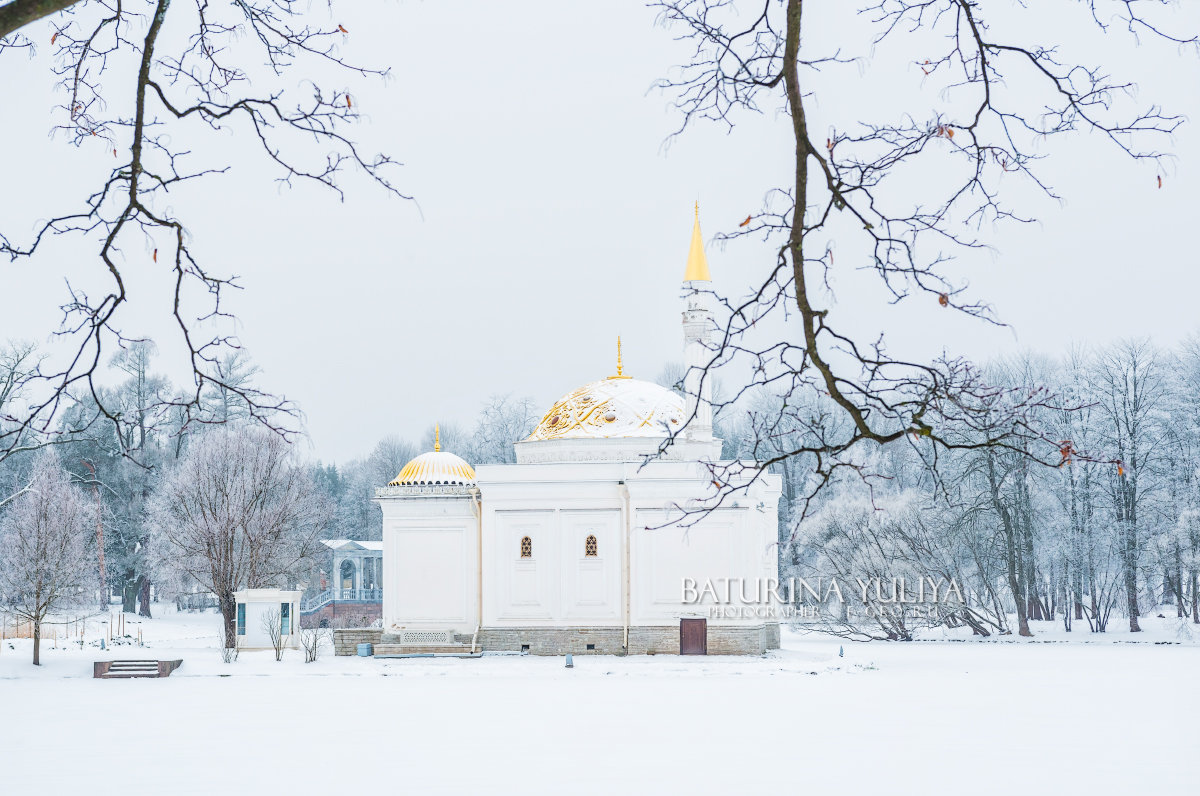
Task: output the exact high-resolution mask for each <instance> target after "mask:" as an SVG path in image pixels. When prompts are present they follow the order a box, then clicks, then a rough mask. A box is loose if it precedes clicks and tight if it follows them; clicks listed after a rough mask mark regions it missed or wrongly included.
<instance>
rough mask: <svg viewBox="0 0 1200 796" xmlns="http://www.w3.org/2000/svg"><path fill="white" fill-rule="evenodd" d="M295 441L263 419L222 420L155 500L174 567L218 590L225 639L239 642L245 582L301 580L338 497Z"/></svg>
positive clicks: (161, 547)
mask: <svg viewBox="0 0 1200 796" xmlns="http://www.w3.org/2000/svg"><path fill="white" fill-rule="evenodd" d="M292 453H293V452H292V449H291V447H290V445H289V444H288V443H287V442H286V441H285V440H284V439H283V438H281V437H279V436H278V435H276V434H272V433H271V432H269V431H267V430H263V429H259V428H253V427H241V428H220V429H213V430H211V431H209V432H208V433H206V434H204V435H202V436H201V437H200V438H199V439H196V440H194V441H193V442H192V443H191V445H190V446H189V447H188V450H187V452H186V453H185V454H184V455H183V457H182V458H181V459H180V460H179V462H178V463H177V464H176V465H175V466H174V467H173V468H172V469H171V471H170V472H169V473H168V474H167V475H166V477H165V478H164V479H163V480H162V482H161V483H160V484H159V485H158V488H157V489H156V490H155V492H154V495H153V496H152V497H151V499H150V501H149V503H148V505H147V509H146V526H147V529H148V531H149V536H150V544H151V546H152V547H151V549H152V551H153V552H154V554H155V557H156V558H157V559H158V560H159V562H160V566H161V567H163V568H165V569H174V570H176V571H177V572H178V573H180V574H181V575H182V576H183V577H184V578H185V579H187V580H189V581H191V582H193V583H196V584H198V585H200V586H201V587H202V588H204V589H207V590H209V591H211V592H213V593H214V594H216V596H217V599H218V601H219V604H220V608H221V615H222V617H223V618H224V621H225V646H226V647H233V646H234V645H235V644H236V642H237V635H236V625H235V620H236V616H235V607H236V606H235V602H234V597H233V594H234V592H235V591H237V590H239V589H245V588H259V587H267V586H271V585H282V584H284V583H296V582H298V581H299V580H301V579H302V578H303V577H304V575H305V574H306V573H307V571H308V570H309V568H310V567H311V565H312V562H313V557H314V556H315V554H316V553H317V551H318V545H319V537H320V534H321V531H323V530H324V529H325V528H326V527H327V526H328V523H329V519H330V516H331V514H332V507H331V505H330V503H329V501H328V499H327V498H326V497H325V495H324V494H322V492H321V491H320V490H319V489H318V488H317V486H316V484H315V483H314V480H313V477H312V472H311V468H309V467H306V466H303V465H300V464H297V463H296V462H294V461H293V455H292Z"/></svg>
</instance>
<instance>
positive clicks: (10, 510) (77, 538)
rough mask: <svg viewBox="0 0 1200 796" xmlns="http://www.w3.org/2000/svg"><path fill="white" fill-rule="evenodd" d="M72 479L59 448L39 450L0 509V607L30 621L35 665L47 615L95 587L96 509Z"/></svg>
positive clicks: (79, 600)
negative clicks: (92, 533) (92, 535)
mask: <svg viewBox="0 0 1200 796" xmlns="http://www.w3.org/2000/svg"><path fill="white" fill-rule="evenodd" d="M71 480H72V479H71V476H70V474H69V473H67V471H66V470H64V469H63V467H62V464H61V463H60V461H59V458H58V453H57V451H55V450H54V449H47V450H44V451H41V452H39V453H38V454H37V457H36V458H35V459H34V461H33V464H32V467H31V470H30V474H29V477H28V482H27V483H26V484H25V485H24V487H23V488H22V489H20V490H19V492H18V494H17V495H16V496H15V497H13V498H12V499H11V500H10V501H8V504H7V505H6V506H4V507H3V508H2V509H0V607H2V608H3V610H5V611H7V612H8V613H10V614H12V615H13V616H15V617H17V618H18V619H21V620H24V621H26V622H29V623H30V624H32V625H33V663H34V665H35V666H36V665H39V664H40V663H41V640H42V624H43V622H45V621H46V618H47V616H49V615H50V614H52V613H54V612H57V611H61V610H63V609H66V608H71V607H74V606H77V605H80V604H81V603H82V602H83V601H84V600H85V599H86V597H87V595H88V594H89V593H90V591H91V587H92V585H93V579H94V574H93V573H94V569H93V561H92V556H91V554H90V551H89V550H88V541H89V529H90V528H91V519H92V517H93V516H94V512H93V511H92V509H91V506H90V501H88V500H87V499H86V497H85V496H84V495H82V494H81V493H80V489H79V487H77V486H75V485H74V484H72V483H71Z"/></svg>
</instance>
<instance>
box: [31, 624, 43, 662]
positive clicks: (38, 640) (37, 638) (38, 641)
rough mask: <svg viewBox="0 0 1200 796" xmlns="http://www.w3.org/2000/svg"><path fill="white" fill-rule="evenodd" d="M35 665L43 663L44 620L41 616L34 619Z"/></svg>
mask: <svg viewBox="0 0 1200 796" xmlns="http://www.w3.org/2000/svg"><path fill="white" fill-rule="evenodd" d="M33 665H34V666H41V665H42V620H41V618H40V617H34V619H33Z"/></svg>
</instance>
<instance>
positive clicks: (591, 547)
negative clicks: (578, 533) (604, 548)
mask: <svg viewBox="0 0 1200 796" xmlns="http://www.w3.org/2000/svg"><path fill="white" fill-rule="evenodd" d="M583 556H584V558H599V557H600V544H599V542H598V541H597V540H596V534H594V533H589V534H588V537H587V539H585V540H584V542H583Z"/></svg>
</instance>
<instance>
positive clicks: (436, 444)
mask: <svg viewBox="0 0 1200 796" xmlns="http://www.w3.org/2000/svg"><path fill="white" fill-rule="evenodd" d="M433 450H434V452H435V453H441V451H442V429H441V428H440V427H439V426H438V424H437V423H434V424H433Z"/></svg>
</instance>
